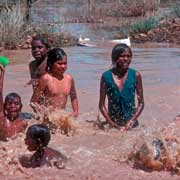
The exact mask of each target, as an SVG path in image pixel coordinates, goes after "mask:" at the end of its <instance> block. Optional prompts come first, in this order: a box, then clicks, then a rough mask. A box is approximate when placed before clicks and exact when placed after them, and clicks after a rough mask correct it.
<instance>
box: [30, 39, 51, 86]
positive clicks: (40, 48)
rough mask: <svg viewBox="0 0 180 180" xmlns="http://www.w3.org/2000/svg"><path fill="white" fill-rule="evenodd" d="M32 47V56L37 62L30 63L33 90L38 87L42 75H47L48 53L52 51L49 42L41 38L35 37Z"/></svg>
mask: <svg viewBox="0 0 180 180" xmlns="http://www.w3.org/2000/svg"><path fill="white" fill-rule="evenodd" d="M31 46H32V56H33V57H34V58H35V60H33V61H31V62H30V63H29V70H30V75H31V81H30V82H29V84H32V86H33V89H34V88H35V87H36V85H37V82H38V79H39V78H40V77H41V75H42V74H44V73H45V69H46V63H47V59H46V57H47V53H48V51H49V49H50V46H49V44H48V40H46V39H45V38H43V37H41V36H35V37H34V38H33V39H32V42H31Z"/></svg>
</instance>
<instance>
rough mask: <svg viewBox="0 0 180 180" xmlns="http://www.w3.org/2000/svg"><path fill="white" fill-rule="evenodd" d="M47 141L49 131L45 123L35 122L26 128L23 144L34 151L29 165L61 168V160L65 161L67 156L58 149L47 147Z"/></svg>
mask: <svg viewBox="0 0 180 180" xmlns="http://www.w3.org/2000/svg"><path fill="white" fill-rule="evenodd" d="M49 141H50V131H49V129H48V127H47V126H46V125H44V124H35V125H32V126H30V127H29V128H28V130H27V133H26V138H25V144H26V145H27V148H28V150H29V151H36V152H35V153H34V154H33V155H32V157H31V159H30V164H29V166H30V167H33V168H36V167H41V166H44V165H46V166H57V167H58V168H63V162H62V160H64V161H65V160H67V158H66V157H65V156H64V155H63V154H61V153H60V152H59V151H56V150H54V149H52V148H49V147H47V146H48V143H49ZM26 163H27V162H26ZM25 166H27V165H25Z"/></svg>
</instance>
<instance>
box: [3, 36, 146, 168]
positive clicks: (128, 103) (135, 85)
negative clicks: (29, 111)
mask: <svg viewBox="0 0 180 180" xmlns="http://www.w3.org/2000/svg"><path fill="white" fill-rule="evenodd" d="M31 45H32V56H33V57H34V58H35V60H33V61H32V62H30V64H29V69H30V75H31V80H30V81H29V83H28V84H32V87H33V95H32V98H31V100H30V106H31V107H32V108H33V110H34V111H35V112H43V107H49V106H50V107H52V109H65V108H66V104H67V99H68V97H70V99H71V104H72V113H71V115H72V116H74V117H76V116H78V99H77V93H76V88H75V82H74V79H73V77H72V76H71V75H69V74H66V73H65V71H66V69H67V54H66V53H65V51H64V50H63V49H61V48H53V49H51V48H50V46H49V45H48V41H46V39H44V38H43V37H40V36H36V37H34V38H33V39H32V43H31ZM111 58H112V68H111V69H109V70H107V71H106V72H104V73H103V74H102V77H101V83H100V99H99V109H100V111H101V113H102V115H103V116H104V118H105V119H106V121H107V122H108V123H109V124H110V126H112V127H115V128H117V129H119V130H129V129H131V128H133V127H137V126H138V120H137V118H138V117H139V115H140V114H141V112H142V110H143V108H144V98H143V87H142V79H141V74H140V73H139V72H137V71H136V70H134V69H131V68H129V65H130V63H131V60H132V50H131V48H130V47H129V46H128V45H126V44H117V45H116V46H115V47H114V48H113V50H112V57H111ZM0 71H1V74H0V101H1V103H0V115H1V121H0V138H1V140H6V139H7V138H10V137H12V136H14V135H15V134H17V133H19V132H23V131H24V130H25V129H26V127H27V121H25V120H23V119H22V118H21V116H20V113H21V109H22V102H21V98H20V96H19V95H18V94H16V93H11V94H8V95H7V96H6V98H5V102H4V103H3V95H2V91H3V78H4V72H5V68H4V67H3V66H1V65H0ZM136 95H137V100H138V105H137V106H136V104H135V97H136ZM106 98H107V99H108V105H107V106H106V103H105V102H106ZM49 140H50V132H49V129H48V127H47V126H46V125H44V124H35V125H32V126H30V127H29V128H28V129H27V133H26V139H25V143H26V145H27V146H28V149H29V150H30V151H36V152H35V154H34V155H33V156H32V158H31V161H32V164H33V165H32V166H33V167H37V166H41V165H42V164H43V163H44V161H45V159H48V158H49V159H52V156H54V155H55V156H58V155H59V154H58V153H57V152H55V151H54V150H52V149H50V148H48V147H47V145H48V142H49ZM47 157H48V158H47Z"/></svg>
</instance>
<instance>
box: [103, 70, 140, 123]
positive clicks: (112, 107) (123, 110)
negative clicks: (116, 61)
mask: <svg viewBox="0 0 180 180" xmlns="http://www.w3.org/2000/svg"><path fill="white" fill-rule="evenodd" d="M102 78H103V80H104V82H105V84H106V87H107V97H108V112H109V115H110V117H111V118H112V120H113V121H114V122H116V123H117V124H118V125H120V126H124V125H125V124H126V123H127V122H128V121H129V120H130V118H131V117H132V116H133V115H134V113H135V110H136V107H135V91H136V71H135V70H134V69H131V68H129V69H128V75H127V79H126V81H125V83H124V85H123V87H122V90H119V88H118V86H117V85H116V84H115V82H114V79H113V75H112V71H111V70H108V71H105V72H104V73H103V75H102ZM137 125H138V121H135V123H134V125H133V127H136V126H137Z"/></svg>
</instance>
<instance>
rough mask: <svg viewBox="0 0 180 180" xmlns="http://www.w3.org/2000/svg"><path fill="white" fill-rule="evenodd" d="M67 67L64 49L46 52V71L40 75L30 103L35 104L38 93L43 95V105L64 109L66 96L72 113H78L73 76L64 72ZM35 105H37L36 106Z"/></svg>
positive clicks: (74, 114) (75, 114)
mask: <svg viewBox="0 0 180 180" xmlns="http://www.w3.org/2000/svg"><path fill="white" fill-rule="evenodd" d="M66 69H67V55H66V53H65V52H64V50H62V49H60V48H54V49H52V50H51V51H49V53H48V59H47V73H45V74H44V75H42V76H41V78H40V79H39V82H38V85H37V87H36V89H35V90H34V93H33V96H32V98H31V103H33V104H35V105H37V104H38V98H39V96H40V94H42V93H43V94H44V95H45V105H46V106H47V107H48V106H52V107H53V108H60V109H65V108H66V104H67V99H68V96H70V99H71V104H72V109H73V112H72V115H73V116H77V115H78V100H77V95H76V89H75V84H74V80H73V77H72V76H71V75H69V74H64V72H65V71H66ZM36 107H37V106H36Z"/></svg>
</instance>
